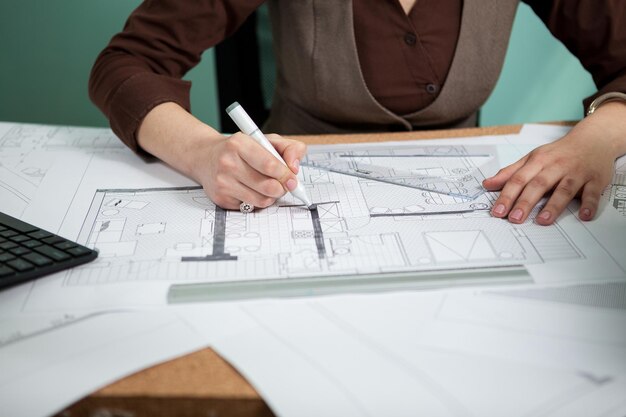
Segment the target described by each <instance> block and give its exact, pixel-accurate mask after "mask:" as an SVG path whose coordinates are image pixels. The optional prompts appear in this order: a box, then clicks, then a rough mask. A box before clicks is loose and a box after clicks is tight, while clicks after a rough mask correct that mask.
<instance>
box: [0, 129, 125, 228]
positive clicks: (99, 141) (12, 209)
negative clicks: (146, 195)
mask: <svg viewBox="0 0 626 417" xmlns="http://www.w3.org/2000/svg"><path fill="white" fill-rule="evenodd" d="M124 151H126V150H125V149H124V145H123V144H122V143H121V142H120V140H119V139H118V138H117V137H116V136H115V135H114V134H113V132H111V131H110V130H109V129H93V128H80V127H66V126H47V125H29V124H16V123H0V201H2V208H3V210H4V211H5V212H8V213H10V214H12V215H14V216H17V217H21V215H22V214H23V213H24V211H25V210H26V208H27V207H28V205H29V204H30V203H31V201H32V199H33V198H34V197H35V195H36V193H37V191H38V189H39V187H40V186H41V184H42V183H43V182H44V180H45V179H46V177H48V179H50V178H49V176H50V175H52V176H54V174H55V173H57V172H58V171H59V169H60V168H62V164H59V163H58V162H59V161H58V159H60V158H63V157H65V156H67V155H68V154H69V155H70V156H71V158H72V161H73V167H74V168H75V170H74V175H75V177H76V178H80V177H81V176H82V174H83V173H84V169H86V164H83V163H82V162H83V159H84V156H86V155H92V154H96V153H119V152H124ZM80 156H82V157H83V158H80Z"/></svg>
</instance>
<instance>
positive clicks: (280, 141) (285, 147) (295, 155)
mask: <svg viewBox="0 0 626 417" xmlns="http://www.w3.org/2000/svg"><path fill="white" fill-rule="evenodd" d="M267 138H268V139H269V141H270V142H271V143H272V145H273V146H274V148H276V150H277V151H278V153H279V154H281V155H282V157H283V159H284V160H285V163H287V165H288V166H289V168H290V169H291V170H292V171H293V173H294V174H297V173H298V172H299V171H300V160H302V158H304V155H306V145H305V144H304V143H303V142H300V141H298V140H293V139H286V138H283V137H281V136H279V135H274V134H270V135H267Z"/></svg>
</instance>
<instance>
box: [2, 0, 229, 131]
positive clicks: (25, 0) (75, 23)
mask: <svg viewBox="0 0 626 417" xmlns="http://www.w3.org/2000/svg"><path fill="white" fill-rule="evenodd" d="M140 3H141V2H140V1H138V0H132V1H131V0H125V1H112V0H60V1H42V0H19V1H3V2H1V3H0V53H1V56H2V60H1V63H0V121H18V122H35V123H55V124H72V125H91V126H108V122H107V120H106V119H105V118H104V116H103V115H102V114H101V113H100V111H99V110H98V109H97V108H96V107H95V106H94V105H93V104H92V103H91V101H90V100H89V97H88V95H87V80H88V79H89V71H90V69H91V66H92V64H93V62H94V60H95V59H96V56H97V55H98V53H100V51H101V50H102V49H103V48H104V47H105V46H106V44H107V43H108V42H109V39H110V38H111V36H113V34H115V33H116V32H118V31H120V30H121V29H122V27H123V26H124V22H125V21H126V18H127V17H128V15H129V14H130V12H131V11H132V10H133V9H134V8H135V7H137V5H139V4H140ZM185 78H187V79H190V80H192V82H193V89H192V93H191V105H192V108H193V111H194V113H195V114H196V116H198V117H199V118H201V119H202V120H204V121H205V122H207V123H213V124H215V123H217V120H218V118H217V103H216V101H215V99H213V98H214V97H215V93H214V92H215V88H216V87H215V76H214V71H213V54H212V51H207V52H206V53H205V54H204V56H203V59H202V62H201V63H200V65H198V66H197V67H196V68H194V69H193V70H192V71H190V73H189V74H188V75H187V77H185Z"/></svg>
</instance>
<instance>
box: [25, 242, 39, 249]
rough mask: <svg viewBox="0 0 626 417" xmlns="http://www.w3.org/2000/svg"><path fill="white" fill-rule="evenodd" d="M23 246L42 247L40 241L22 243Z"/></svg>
mask: <svg viewBox="0 0 626 417" xmlns="http://www.w3.org/2000/svg"><path fill="white" fill-rule="evenodd" d="M22 246H26V247H27V248H30V249H32V248H35V247H37V246H41V242H40V241H38V240H25V241H24V242H22Z"/></svg>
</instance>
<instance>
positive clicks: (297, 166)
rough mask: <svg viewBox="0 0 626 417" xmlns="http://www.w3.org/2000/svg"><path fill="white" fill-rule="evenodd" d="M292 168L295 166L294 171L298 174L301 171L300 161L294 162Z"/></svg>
mask: <svg viewBox="0 0 626 417" xmlns="http://www.w3.org/2000/svg"><path fill="white" fill-rule="evenodd" d="M291 166H293V169H294V170H295V171H296V173H297V172H298V171H299V170H300V160H299V159H296V160H295V161H293V164H291Z"/></svg>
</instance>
